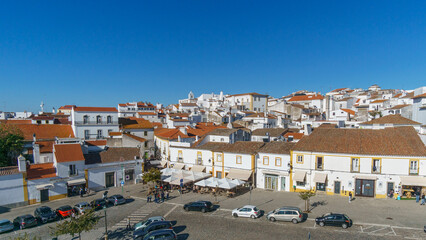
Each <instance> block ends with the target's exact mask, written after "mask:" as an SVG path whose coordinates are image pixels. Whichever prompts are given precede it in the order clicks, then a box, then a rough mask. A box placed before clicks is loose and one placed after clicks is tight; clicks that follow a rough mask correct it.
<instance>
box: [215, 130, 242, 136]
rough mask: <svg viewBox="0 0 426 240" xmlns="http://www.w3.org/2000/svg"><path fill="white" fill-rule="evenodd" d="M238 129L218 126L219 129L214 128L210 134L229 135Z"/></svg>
mask: <svg viewBox="0 0 426 240" xmlns="http://www.w3.org/2000/svg"><path fill="white" fill-rule="evenodd" d="M236 131H238V129H229V128H217V129H214V130H213V131H211V132H209V133H208V135H216V136H229V135H231V134H232V133H234V132H236Z"/></svg>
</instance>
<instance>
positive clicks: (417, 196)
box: [415, 189, 420, 203]
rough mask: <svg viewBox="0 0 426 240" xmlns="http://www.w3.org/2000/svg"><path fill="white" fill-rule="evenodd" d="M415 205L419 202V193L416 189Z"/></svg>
mask: <svg viewBox="0 0 426 240" xmlns="http://www.w3.org/2000/svg"><path fill="white" fill-rule="evenodd" d="M415 194H416V203H418V202H420V192H419V190H418V189H416V193H415Z"/></svg>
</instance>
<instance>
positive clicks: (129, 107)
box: [118, 102, 156, 117]
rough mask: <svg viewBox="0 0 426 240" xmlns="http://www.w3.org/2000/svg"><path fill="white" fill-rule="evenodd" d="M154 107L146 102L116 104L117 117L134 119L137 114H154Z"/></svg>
mask: <svg viewBox="0 0 426 240" xmlns="http://www.w3.org/2000/svg"><path fill="white" fill-rule="evenodd" d="M155 109H156V107H155V106H154V105H153V104H152V103H148V102H146V103H145V102H129V103H119V104H118V117H136V115H137V113H139V112H155Z"/></svg>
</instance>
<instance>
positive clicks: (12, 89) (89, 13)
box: [0, 1, 426, 111]
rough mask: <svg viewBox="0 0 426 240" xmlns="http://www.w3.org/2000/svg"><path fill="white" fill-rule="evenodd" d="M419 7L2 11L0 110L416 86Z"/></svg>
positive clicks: (101, 4)
mask: <svg viewBox="0 0 426 240" xmlns="http://www.w3.org/2000/svg"><path fill="white" fill-rule="evenodd" d="M425 12H426V4H425V3H424V1H353V2H348V1H327V2H326V1H291V2H290V1H270V2H267V1H28V2H27V1H8V2H7V1H1V2H0V82H1V88H0V110H5V111H23V110H29V111H38V109H39V107H38V106H39V104H40V102H41V101H44V102H45V107H46V109H48V110H49V111H50V109H51V108H52V107H53V106H54V107H59V106H61V105H66V104H75V105H80V106H116V105H117V103H121V102H128V101H136V100H142V101H151V102H153V103H156V102H161V103H164V104H170V103H174V102H177V100H178V99H180V98H185V97H186V96H187V93H188V92H189V91H190V90H192V91H193V92H194V93H195V95H196V96H198V95H199V94H201V93H211V92H216V93H218V92H219V91H221V90H222V91H224V92H225V93H242V92H252V91H256V92H259V93H267V94H270V95H272V96H275V97H280V96H283V95H287V94H288V93H291V92H294V91H297V90H300V89H307V90H313V91H320V92H322V93H325V92H327V91H330V90H332V89H335V88H339V87H352V88H356V87H361V88H367V87H368V86H370V85H372V84H374V83H377V84H379V85H380V86H382V87H383V88H396V89H400V88H402V89H414V88H416V87H419V86H422V85H425V83H426V81H425V76H426V44H425V43H426V14H424V13H425Z"/></svg>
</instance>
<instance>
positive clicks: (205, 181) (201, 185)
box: [194, 179, 210, 187]
mask: <svg viewBox="0 0 426 240" xmlns="http://www.w3.org/2000/svg"><path fill="white" fill-rule="evenodd" d="M209 183H210V182H209V181H207V180H205V179H204V180H201V181H198V182H196V183H194V185H195V186H200V187H207V186H208V184H209Z"/></svg>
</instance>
